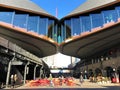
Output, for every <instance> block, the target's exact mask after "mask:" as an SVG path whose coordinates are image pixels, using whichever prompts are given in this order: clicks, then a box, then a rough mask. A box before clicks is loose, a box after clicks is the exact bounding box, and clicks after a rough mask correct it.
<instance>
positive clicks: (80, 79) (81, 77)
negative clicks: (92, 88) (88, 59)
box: [79, 73, 84, 85]
mask: <svg viewBox="0 0 120 90" xmlns="http://www.w3.org/2000/svg"><path fill="white" fill-rule="evenodd" d="M79 81H80V84H81V85H82V83H83V82H84V79H83V75H82V73H81V74H80V78H79Z"/></svg>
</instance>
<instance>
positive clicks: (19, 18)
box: [13, 14, 28, 28]
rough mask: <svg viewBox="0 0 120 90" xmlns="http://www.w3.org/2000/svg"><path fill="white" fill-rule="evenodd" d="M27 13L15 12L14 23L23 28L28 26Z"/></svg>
mask: <svg viewBox="0 0 120 90" xmlns="http://www.w3.org/2000/svg"><path fill="white" fill-rule="evenodd" d="M27 18H28V15H27V14H15V15H14V19H13V20H14V21H13V25H15V26H17V27H21V28H27Z"/></svg>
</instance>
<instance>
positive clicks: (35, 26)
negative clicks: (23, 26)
mask: <svg viewBox="0 0 120 90" xmlns="http://www.w3.org/2000/svg"><path fill="white" fill-rule="evenodd" d="M27 29H28V31H33V32H36V33H37V32H38V30H39V16H29V17H28V25H27Z"/></svg>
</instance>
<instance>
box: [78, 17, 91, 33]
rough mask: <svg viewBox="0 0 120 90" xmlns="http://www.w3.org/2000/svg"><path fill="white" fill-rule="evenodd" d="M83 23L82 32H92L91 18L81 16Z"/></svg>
mask: <svg viewBox="0 0 120 90" xmlns="http://www.w3.org/2000/svg"><path fill="white" fill-rule="evenodd" d="M80 21H81V29H82V30H81V32H86V31H90V30H91V21H90V17H89V16H80Z"/></svg>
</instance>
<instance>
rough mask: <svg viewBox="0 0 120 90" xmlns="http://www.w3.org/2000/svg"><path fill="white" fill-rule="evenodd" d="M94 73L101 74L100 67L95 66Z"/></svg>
mask: <svg viewBox="0 0 120 90" xmlns="http://www.w3.org/2000/svg"><path fill="white" fill-rule="evenodd" d="M95 74H96V76H98V75H99V74H101V75H102V71H101V69H100V68H96V69H95Z"/></svg>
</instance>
